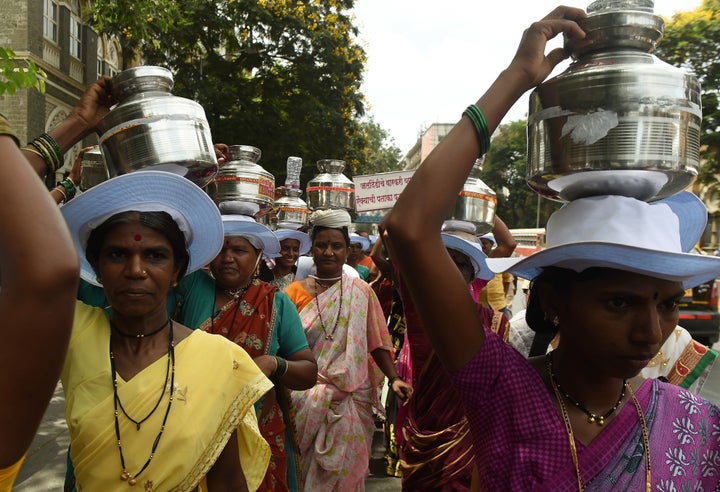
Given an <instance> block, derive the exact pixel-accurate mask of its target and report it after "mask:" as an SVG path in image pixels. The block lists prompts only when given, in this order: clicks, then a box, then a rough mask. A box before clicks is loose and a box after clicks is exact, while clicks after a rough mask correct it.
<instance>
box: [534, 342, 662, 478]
mask: <svg viewBox="0 0 720 492" xmlns="http://www.w3.org/2000/svg"><path fill="white" fill-rule="evenodd" d="M551 354H552V352H550V353H548V354H547V356H546V357H545V361H546V365H547V370H548V374H549V375H550V385H551V386H552V389H553V392H554V393H555V398H556V399H557V402H558V405H559V406H560V414H561V415H562V419H563V422H564V424H565V431H566V432H567V435H568V441H569V443H570V455H571V456H572V462H573V465H574V466H575V475H576V476H577V483H578V491H579V492H584V490H585V485H584V484H583V481H582V475H581V474H580V464H579V460H578V455H577V448H576V446H575V434H574V433H573V429H572V424H571V423H570V417H569V416H568V413H567V409H566V408H565V403H563V398H562V396H561V395H560V389H559V387H558V384H557V381H556V380H555V377H554V374H553V372H552V355H551ZM623 387H627V390H628V392H629V393H630V398H631V399H632V401H633V404H634V405H635V411H636V412H637V415H638V419H639V420H640V429H641V431H642V439H643V447H644V448H645V492H651V490H652V474H651V472H650V436H649V432H648V428H647V423H646V422H645V415H644V414H643V411H642V407H641V406H640V402H639V401H638V400H637V398H636V397H635V393H634V392H633V390H632V387H631V386H630V385H629V384H628V383H627V381H626V382H625V383H624V385H623Z"/></svg>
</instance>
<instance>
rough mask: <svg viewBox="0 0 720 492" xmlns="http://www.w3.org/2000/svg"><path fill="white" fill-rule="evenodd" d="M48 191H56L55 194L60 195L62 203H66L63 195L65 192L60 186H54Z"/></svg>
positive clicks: (65, 196)
mask: <svg viewBox="0 0 720 492" xmlns="http://www.w3.org/2000/svg"><path fill="white" fill-rule="evenodd" d="M50 191H51V192H52V191H57V192H58V193H60V195H61V196H62V201H63V202H66V201H67V195H66V194H65V190H64V189H63V187H62V186H56V187H55V188H53V189H52V190H50Z"/></svg>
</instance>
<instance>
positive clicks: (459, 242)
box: [440, 232, 495, 280]
mask: <svg viewBox="0 0 720 492" xmlns="http://www.w3.org/2000/svg"><path fill="white" fill-rule="evenodd" d="M440 236H441V237H442V242H443V244H444V245H445V247H446V248H450V249H454V250H456V251H459V252H461V253H462V254H464V255H465V256H467V257H468V258H470V260H471V261H472V264H473V268H474V269H475V278H479V279H482V280H490V279H491V278H493V277H494V276H495V273H494V272H493V271H492V270H490V269H489V268H488V265H487V259H488V258H487V256H486V255H485V253H483V250H482V246H481V245H480V244H478V243H471V242H470V241H467V240H465V239H463V238H461V237H457V236H454V235H452V234H447V233H445V232H443V233H441V234H440Z"/></svg>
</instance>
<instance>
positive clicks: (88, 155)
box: [80, 145, 109, 191]
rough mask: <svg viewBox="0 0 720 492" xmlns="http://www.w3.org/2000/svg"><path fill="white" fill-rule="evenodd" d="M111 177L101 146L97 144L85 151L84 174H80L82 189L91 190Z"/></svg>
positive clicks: (83, 160)
mask: <svg viewBox="0 0 720 492" xmlns="http://www.w3.org/2000/svg"><path fill="white" fill-rule="evenodd" d="M108 178H109V174H108V169H107V166H106V165H105V159H103V156H102V152H100V147H98V146H97V145H95V146H94V147H93V148H92V149H90V150H88V151H87V152H85V154H84V155H83V158H82V174H81V175H80V189H81V190H82V191H85V190H89V189H90V188H92V187H93V186H95V185H96V184H100V183H102V182H103V181H106V180H107V179H108Z"/></svg>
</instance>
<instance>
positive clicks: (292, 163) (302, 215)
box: [275, 157, 310, 229]
mask: <svg viewBox="0 0 720 492" xmlns="http://www.w3.org/2000/svg"><path fill="white" fill-rule="evenodd" d="M301 169H302V159H301V158H299V157H288V160H287V178H286V179H285V187H284V188H283V190H282V196H281V197H280V198H278V199H277V200H275V219H276V225H277V227H278V228H279V229H301V228H303V227H305V226H307V223H308V218H309V217H310V209H309V208H308V206H307V203H305V201H304V200H302V199H301V198H300V195H301V194H302V190H301V189H300V171H301Z"/></svg>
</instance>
